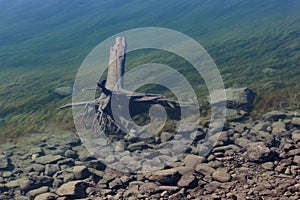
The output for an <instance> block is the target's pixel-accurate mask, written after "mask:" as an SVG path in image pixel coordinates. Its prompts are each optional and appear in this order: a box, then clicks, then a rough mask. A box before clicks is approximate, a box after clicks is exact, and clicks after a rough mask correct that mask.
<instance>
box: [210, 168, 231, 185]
mask: <svg viewBox="0 0 300 200" xmlns="http://www.w3.org/2000/svg"><path fill="white" fill-rule="evenodd" d="M212 177H213V179H214V180H216V181H219V182H221V183H225V182H229V181H230V180H231V176H230V174H229V173H227V172H226V171H225V170H216V171H215V172H214V173H213V174H212Z"/></svg>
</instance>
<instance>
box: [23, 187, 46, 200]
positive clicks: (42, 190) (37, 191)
mask: <svg viewBox="0 0 300 200" xmlns="http://www.w3.org/2000/svg"><path fill="white" fill-rule="evenodd" d="M48 191H49V187H47V186H43V187H40V188H38V189H34V190H30V191H29V192H27V194H26V195H28V196H30V197H32V198H34V197H36V196H37V195H39V194H43V193H46V192H48Z"/></svg>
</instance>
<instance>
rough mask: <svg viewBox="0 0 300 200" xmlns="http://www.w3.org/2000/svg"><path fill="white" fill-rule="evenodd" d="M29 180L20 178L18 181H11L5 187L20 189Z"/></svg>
mask: <svg viewBox="0 0 300 200" xmlns="http://www.w3.org/2000/svg"><path fill="white" fill-rule="evenodd" d="M27 180H28V178H20V179H17V180H12V181H9V182H8V183H6V184H5V186H6V187H8V188H17V187H20V186H21V185H22V183H23V182H24V181H27Z"/></svg>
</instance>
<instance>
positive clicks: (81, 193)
mask: <svg viewBox="0 0 300 200" xmlns="http://www.w3.org/2000/svg"><path fill="white" fill-rule="evenodd" d="M87 187H88V184H87V183H86V182H84V181H71V182H68V183H65V184H63V185H62V186H60V187H59V188H58V189H57V190H56V194H58V195H59V196H69V197H73V198H85V197H86V196H87V195H86V192H85V190H86V188H87Z"/></svg>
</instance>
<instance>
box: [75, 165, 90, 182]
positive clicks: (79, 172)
mask: <svg viewBox="0 0 300 200" xmlns="http://www.w3.org/2000/svg"><path fill="white" fill-rule="evenodd" d="M73 173H74V175H75V178H76V179H78V180H80V179H85V178H87V177H89V176H90V175H91V173H90V172H89V170H88V168H87V167H86V166H75V167H74V168H73Z"/></svg>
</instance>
